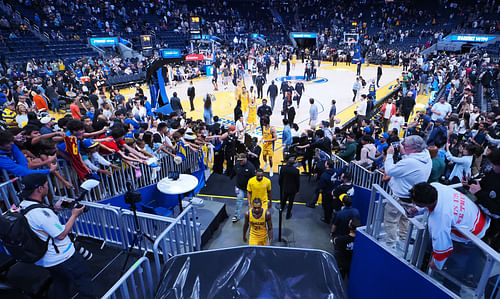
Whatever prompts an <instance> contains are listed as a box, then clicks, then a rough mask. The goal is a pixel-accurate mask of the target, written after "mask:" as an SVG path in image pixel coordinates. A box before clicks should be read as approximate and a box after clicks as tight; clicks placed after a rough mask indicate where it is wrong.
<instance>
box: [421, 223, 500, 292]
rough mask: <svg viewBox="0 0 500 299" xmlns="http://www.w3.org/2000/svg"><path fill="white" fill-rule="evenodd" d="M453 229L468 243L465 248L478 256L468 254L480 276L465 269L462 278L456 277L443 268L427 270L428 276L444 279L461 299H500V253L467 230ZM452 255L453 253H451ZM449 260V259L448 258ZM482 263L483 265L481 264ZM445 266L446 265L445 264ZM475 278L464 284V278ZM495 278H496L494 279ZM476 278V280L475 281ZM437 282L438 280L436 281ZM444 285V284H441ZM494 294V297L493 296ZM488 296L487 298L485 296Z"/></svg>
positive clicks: (451, 271) (449, 270) (452, 272)
mask: <svg viewBox="0 0 500 299" xmlns="http://www.w3.org/2000/svg"><path fill="white" fill-rule="evenodd" d="M454 229H456V230H458V231H459V232H460V233H461V234H462V235H464V236H465V237H466V238H467V239H469V240H470V242H468V243H467V246H469V247H471V248H474V249H475V251H476V252H479V254H477V253H476V254H472V255H471V254H469V256H468V258H470V257H471V256H475V261H476V262H477V264H481V266H482V270H481V271H480V274H479V275H477V273H476V274H475V275H473V274H472V272H473V270H472V269H466V274H465V275H463V274H462V277H457V275H456V273H454V271H453V270H452V269H446V268H443V269H442V270H440V271H434V270H432V269H430V268H429V272H428V273H429V275H431V276H432V277H439V276H441V277H444V278H445V281H448V282H451V283H452V284H454V285H455V286H457V287H458V289H456V290H455V292H456V293H458V295H460V296H461V297H470V298H491V299H493V298H496V299H499V298H500V253H498V252H496V251H495V250H493V249H492V248H491V247H490V246H488V244H486V243H484V242H483V241H482V240H481V239H479V238H478V237H477V236H476V235H474V234H473V233H471V232H470V231H469V230H467V229H464V228H461V227H454ZM452 254H453V253H452ZM450 258H451V257H450ZM483 262H484V263H483ZM445 265H446V264H445ZM463 276H466V277H467V276H468V277H474V276H477V277H476V280H477V281H468V282H464V280H463V279H464V277H463ZM495 276H498V277H497V278H495ZM477 278H478V279H477ZM490 279H492V280H493V286H492V288H491V289H489V294H486V290H487V284H488V282H489V280H490ZM438 281H439V280H438ZM443 284H444V283H443ZM495 294H496V296H494V295H495ZM487 295H488V296H487Z"/></svg>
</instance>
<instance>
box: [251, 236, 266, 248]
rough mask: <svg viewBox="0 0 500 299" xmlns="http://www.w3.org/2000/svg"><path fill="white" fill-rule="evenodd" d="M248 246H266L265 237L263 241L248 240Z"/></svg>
mask: <svg viewBox="0 0 500 299" xmlns="http://www.w3.org/2000/svg"><path fill="white" fill-rule="evenodd" d="M248 245H258V246H266V245H267V237H266V238H265V239H260V238H259V239H254V238H252V237H250V238H249V239H248Z"/></svg>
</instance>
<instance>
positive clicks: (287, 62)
mask: <svg viewBox="0 0 500 299" xmlns="http://www.w3.org/2000/svg"><path fill="white" fill-rule="evenodd" d="M286 76H287V77H288V76H290V59H287V60H286Z"/></svg>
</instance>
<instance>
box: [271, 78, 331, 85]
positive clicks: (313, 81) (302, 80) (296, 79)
mask: <svg viewBox="0 0 500 299" xmlns="http://www.w3.org/2000/svg"><path fill="white" fill-rule="evenodd" d="M275 80H276V81H278V82H283V81H291V82H299V81H300V82H304V83H306V84H312V83H325V82H328V79H327V78H324V77H316V78H314V79H311V80H309V81H307V80H306V77H304V76H283V77H278V78H276V79H275Z"/></svg>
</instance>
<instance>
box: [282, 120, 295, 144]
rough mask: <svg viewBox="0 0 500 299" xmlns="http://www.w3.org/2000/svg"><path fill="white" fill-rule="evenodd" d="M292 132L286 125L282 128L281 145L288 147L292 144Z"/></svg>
mask: <svg viewBox="0 0 500 299" xmlns="http://www.w3.org/2000/svg"><path fill="white" fill-rule="evenodd" d="M292 142H293V141H292V130H291V129H290V126H289V125H286V126H285V127H284V128H283V144H285V145H290V144H292Z"/></svg>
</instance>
